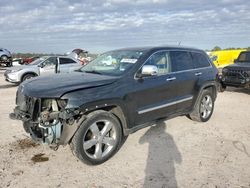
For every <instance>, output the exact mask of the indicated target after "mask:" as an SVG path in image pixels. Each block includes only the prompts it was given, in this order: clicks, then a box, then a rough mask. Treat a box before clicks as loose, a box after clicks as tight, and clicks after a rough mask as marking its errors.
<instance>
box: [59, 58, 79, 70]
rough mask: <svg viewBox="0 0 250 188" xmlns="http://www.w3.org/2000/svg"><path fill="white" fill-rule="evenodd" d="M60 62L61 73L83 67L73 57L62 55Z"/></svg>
mask: <svg viewBox="0 0 250 188" xmlns="http://www.w3.org/2000/svg"><path fill="white" fill-rule="evenodd" d="M59 62H60V63H59V68H58V72H60V73H68V72H72V71H73V70H76V69H77V68H80V67H81V66H80V64H79V63H78V62H76V61H74V60H73V59H71V58H66V57H60V58H59Z"/></svg>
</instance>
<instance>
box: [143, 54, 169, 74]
mask: <svg viewBox="0 0 250 188" xmlns="http://www.w3.org/2000/svg"><path fill="white" fill-rule="evenodd" d="M145 65H154V66H156V67H157V68H158V76H160V75H164V74H167V73H170V72H171V63H170V55H169V52H168V51H160V52H156V53H154V54H153V55H151V56H150V58H149V59H148V60H147V62H146V63H145Z"/></svg>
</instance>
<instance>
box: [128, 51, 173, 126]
mask: <svg viewBox="0 0 250 188" xmlns="http://www.w3.org/2000/svg"><path fill="white" fill-rule="evenodd" d="M144 65H154V66H157V68H158V74H157V75H155V76H149V77H143V78H138V79H135V80H134V91H133V92H132V93H131V94H130V96H129V99H130V102H131V104H133V111H131V112H130V113H133V115H132V114H131V116H132V117H134V120H133V121H134V124H135V125H139V124H143V123H146V122H150V121H153V120H156V119H158V118H162V117H166V116H169V115H171V114H172V113H174V112H175V110H176V105H175V100H176V99H175V98H176V89H175V82H176V76H175V73H171V62H170V58H169V52H168V51H159V52H156V53H154V54H153V55H151V56H150V58H149V59H148V60H147V61H146V63H145V64H144ZM139 71H141V70H139Z"/></svg>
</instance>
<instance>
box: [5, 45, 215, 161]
mask: <svg viewBox="0 0 250 188" xmlns="http://www.w3.org/2000/svg"><path fill="white" fill-rule="evenodd" d="M107 57H110V58H108V59H112V62H113V63H112V64H111V65H109V66H107V65H106V62H105V61H106V59H107ZM217 75H218V70H217V69H216V67H215V66H214V65H213V64H212V62H211V61H210V59H209V57H208V56H207V55H206V53H205V52H204V51H202V50H198V49H194V48H184V47H179V46H178V47H175V46H168V47H154V48H147V47H145V48H127V49H120V50H115V51H110V52H107V53H104V54H102V55H100V56H98V57H97V58H96V59H95V60H93V61H91V62H90V63H89V64H87V65H85V66H83V67H82V68H80V69H79V70H78V71H77V72H74V73H71V74H60V75H54V76H47V77H43V78H42V77H40V78H33V79H32V80H27V81H26V82H24V83H22V84H21V85H20V86H19V88H18V91H17V95H16V107H15V109H14V113H12V114H10V117H11V118H12V119H18V120H22V121H23V126H24V129H25V130H26V132H28V133H29V134H30V135H31V137H32V138H33V139H34V140H35V141H36V142H40V143H46V144H48V145H50V147H51V148H54V149H57V148H58V147H59V145H66V144H70V146H71V149H72V151H73V153H74V154H75V155H76V156H77V157H78V158H79V159H80V160H82V161H83V162H86V163H89V164H100V163H103V162H104V161H106V160H108V159H109V158H110V157H112V156H113V155H114V154H115V153H116V152H117V151H118V150H119V148H120V147H121V146H122V144H123V143H124V142H125V140H126V138H127V136H128V135H129V134H131V133H133V132H135V131H137V130H139V129H141V128H144V127H147V126H150V125H152V124H154V123H155V122H156V121H158V120H163V119H170V118H174V117H177V116H180V115H187V116H188V117H189V118H190V119H192V120H195V121H199V122H206V121H208V120H209V119H210V117H211V116H212V114H213V110H214V102H215V99H216V96H217ZM79 78H80V79H79Z"/></svg>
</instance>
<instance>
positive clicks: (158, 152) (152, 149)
mask: <svg viewBox="0 0 250 188" xmlns="http://www.w3.org/2000/svg"><path fill="white" fill-rule="evenodd" d="M3 72H4V71H3V70H0V99H1V100H0V141H1V142H0V153H1V154H0V187H32V188H33V187H107V188H112V187H115V188H116V187H177V186H178V187H194V188H195V187H209V188H210V187H223V188H224V187H239V188H247V187H250V166H249V164H250V113H249V111H250V108H249V107H250V90H244V89H233V88H229V89H228V90H227V91H226V92H224V93H219V95H218V98H217V101H216V104H215V105H216V106H215V111H214V114H213V116H212V118H211V120H210V121H209V122H207V123H197V122H193V121H191V120H189V119H187V118H186V117H178V118H175V119H172V120H168V121H166V122H160V123H158V124H157V126H152V127H149V128H145V129H142V130H140V131H138V132H136V133H134V134H132V135H130V136H129V138H128V139H127V141H126V143H125V144H124V145H123V147H122V148H121V149H120V151H119V152H118V153H117V154H116V155H115V156H114V157H113V158H112V159H110V160H109V161H107V162H105V163H104V164H102V165H99V166H88V165H85V164H83V163H81V162H80V161H79V160H77V158H75V157H74V156H73V155H72V153H71V151H70V149H69V147H68V146H66V147H60V148H59V150H58V151H52V150H50V149H49V148H48V147H47V146H45V145H37V144H34V143H33V142H32V141H31V140H30V138H29V136H28V135H27V134H26V133H25V132H24V130H23V129H22V125H21V122H19V121H14V120H10V119H9V118H8V114H9V113H10V112H11V111H12V109H13V108H14V103H15V92H16V89H17V87H16V86H15V85H13V84H9V83H7V82H6V81H4V78H3Z"/></svg>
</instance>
